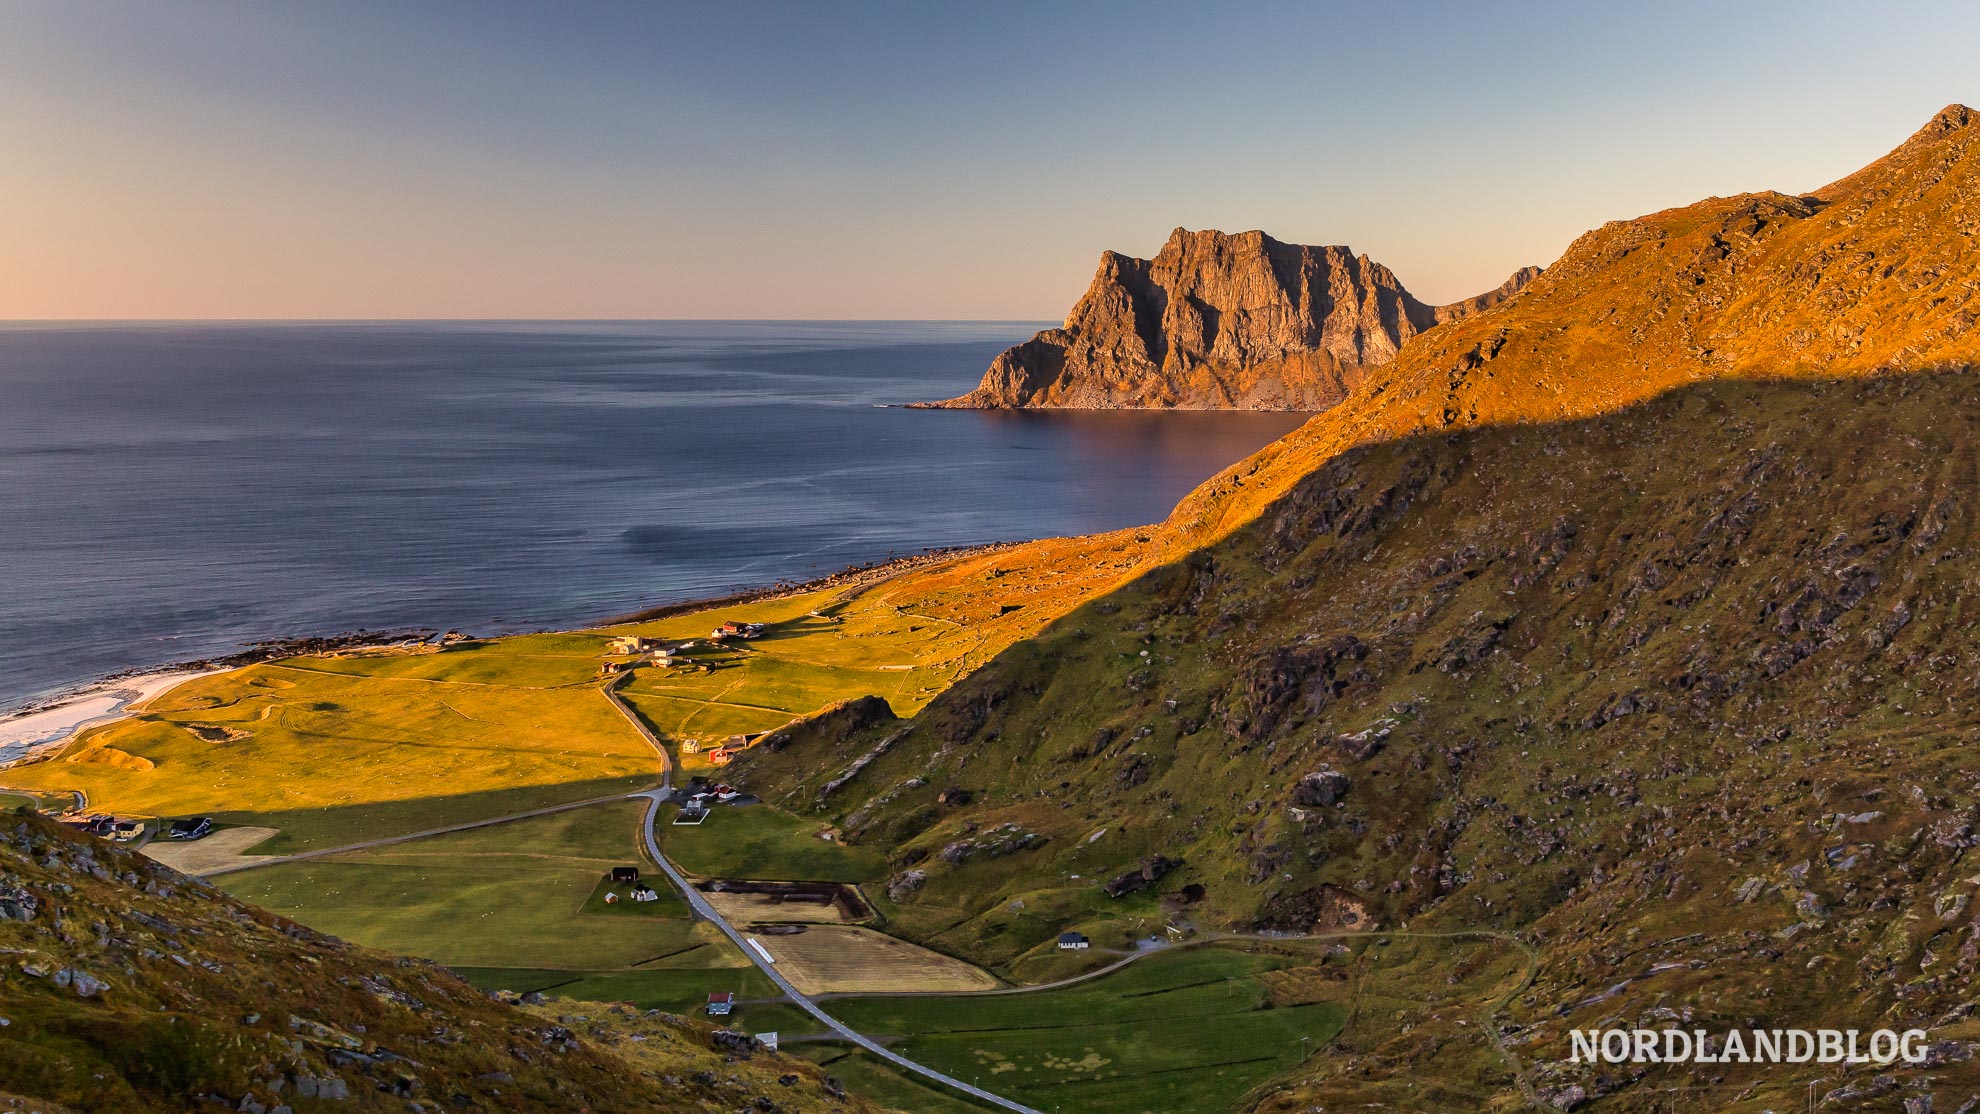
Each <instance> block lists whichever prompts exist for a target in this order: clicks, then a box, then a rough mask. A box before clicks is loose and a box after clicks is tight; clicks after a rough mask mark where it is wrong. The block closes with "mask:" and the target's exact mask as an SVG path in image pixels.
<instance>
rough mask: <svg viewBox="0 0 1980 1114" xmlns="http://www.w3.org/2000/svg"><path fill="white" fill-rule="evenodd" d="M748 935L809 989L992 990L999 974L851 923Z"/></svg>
mask: <svg viewBox="0 0 1980 1114" xmlns="http://www.w3.org/2000/svg"><path fill="white" fill-rule="evenodd" d="M796 927H800V928H802V931H800V932H795V933H767V932H766V933H761V934H758V935H754V936H751V937H750V939H751V940H753V941H755V942H756V943H757V944H760V945H761V946H762V947H763V948H764V949H765V950H767V951H768V952H769V953H770V954H771V956H772V957H774V958H775V959H776V965H777V970H779V971H781V972H782V973H783V975H784V977H785V978H787V979H789V980H791V985H793V986H795V987H797V988H798V990H799V991H801V992H802V993H805V994H843V993H861V994H866V993H897V992H909V993H915V992H939V991H967V990H994V989H996V987H997V986H998V985H999V984H998V982H997V979H996V977H995V976H993V975H991V974H990V973H989V972H987V971H984V970H982V969H981V968H978V967H972V966H971V965H969V964H967V963H964V962H963V961H962V960H960V959H955V958H952V957H950V956H946V955H943V954H942V953H940V952H934V951H930V950H928V949H927V948H924V947H920V946H918V945H915V944H910V943H908V942H907V941H905V940H898V939H895V938H894V937H892V936H888V935H885V934H883V933H879V932H874V931H873V930H871V929H866V928H859V927H857V926H853V925H803V926H796Z"/></svg>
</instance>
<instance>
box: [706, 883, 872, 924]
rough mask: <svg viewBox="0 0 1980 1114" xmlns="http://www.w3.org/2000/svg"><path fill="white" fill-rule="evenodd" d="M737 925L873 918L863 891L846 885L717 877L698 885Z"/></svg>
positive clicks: (710, 900)
mask: <svg viewBox="0 0 1980 1114" xmlns="http://www.w3.org/2000/svg"><path fill="white" fill-rule="evenodd" d="M694 888H695V889H697V890H700V891H701V892H702V894H703V895H704V896H706V897H707V899H708V903H709V904H710V905H713V906H714V907H715V909H716V911H717V912H719V913H721V914H722V915H723V916H724V917H727V918H728V919H729V921H730V922H731V923H733V924H737V925H748V924H858V923H859V922H861V921H867V920H871V919H872V918H873V907H872V906H871V905H869V904H867V901H866V898H865V897H863V896H862V895H861V894H860V892H859V888H858V887H856V886H849V885H846V884H844V883H842V882H761V881H747V880H743V879H737V878H716V879H713V880H710V881H706V882H697V883H695V887H694Z"/></svg>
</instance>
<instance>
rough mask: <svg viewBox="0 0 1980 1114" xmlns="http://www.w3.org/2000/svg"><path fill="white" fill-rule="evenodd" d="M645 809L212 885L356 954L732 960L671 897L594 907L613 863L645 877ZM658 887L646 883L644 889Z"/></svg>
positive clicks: (256, 872) (621, 808) (638, 804)
mask: <svg viewBox="0 0 1980 1114" xmlns="http://www.w3.org/2000/svg"><path fill="white" fill-rule="evenodd" d="M644 809H645V802H643V801H615V802H611V803H608V804H602V805H594V806H590V807H587V808H581V809H573V810H570V811H568V812H561V813H554V814H551V815H548V816H539V817H533V818H530V819H526V820H517V821H512V822H509V823H505V824H496V825H491V826H489V827H485V828H476V829H474V830H472V831H466V832H456V833H452V834H449V835H440V836H431V837H427V838H424V839H418V840H413V841H410V842H407V843H400V844H393V845H390V846H386V847H379V848H374V849H371V850H367V851H356V852H349V853H346V854H340V855H331V856H327V857H325V858H321V859H312V860H306V861H303V862H293V863H280V864H276V865H273V866H264V867H257V868H254V869H252V870H246V871H242V872H240V873H237V874H230V875H225V876H222V877H221V878H220V879H219V880H218V881H219V882H220V884H221V885H222V887H223V888H225V889H226V890H227V891H228V892H229V893H231V894H233V895H234V896H236V897H239V898H241V899H243V900H245V901H249V902H252V903H254V904H256V905H259V906H261V907H263V908H265V909H270V910H273V911H275V912H278V913H281V914H282V915H284V916H287V917H290V918H292V919H294V920H297V921H300V922H302V923H303V924H306V925H309V926H310V927H312V928H317V929H321V930H322V931H325V932H329V933H333V934H335V935H338V936H342V937H344V938H345V939H348V940H351V941H352V942H354V943H358V944H363V945H365V946H367V947H374V948H380V949H384V950H388V951H394V952H401V953H405V954H409V955H417V956H423V957H426V958H428V959H434V960H438V961H439V962H441V963H447V964H460V965H465V966H476V967H533V968H561V969H567V970H573V971H597V970H615V969H626V968H631V967H634V966H636V965H640V964H645V963H654V962H660V961H664V960H674V961H676V962H691V963H693V964H695V965H698V966H723V965H730V964H735V963H741V962H743V959H742V957H741V956H740V955H738V954H736V952H735V950H734V948H733V947H731V946H729V945H728V944H727V943H726V942H725V941H724V940H723V939H722V938H721V936H720V934H719V933H718V932H716V931H715V929H714V928H713V927H712V926H709V925H695V924H693V923H691V922H690V921H689V920H688V918H687V909H686V905H685V903H683V902H682V901H681V899H680V896H679V895H678V894H676V893H674V892H672V890H671V888H667V889H665V890H664V891H663V892H662V893H661V897H660V900H658V901H655V902H651V903H634V902H630V901H621V902H619V903H617V904H614V905H605V904H604V903H603V902H602V894H603V891H602V888H601V885H600V884H601V882H602V880H603V878H604V876H605V874H606V872H607V871H609V870H610V869H611V868H612V867H614V866H639V867H641V868H642V869H649V870H650V869H651V864H649V863H647V862H646V861H645V858H644V856H643V855H642V854H641V852H640V850H639V845H638V843H637V842H636V833H637V831H638V825H639V823H640V820H641V818H642V816H643V815H644ZM656 888H658V887H656Z"/></svg>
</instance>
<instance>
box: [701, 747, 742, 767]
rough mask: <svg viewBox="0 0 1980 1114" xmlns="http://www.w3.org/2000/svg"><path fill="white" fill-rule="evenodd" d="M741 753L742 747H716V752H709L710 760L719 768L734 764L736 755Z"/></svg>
mask: <svg viewBox="0 0 1980 1114" xmlns="http://www.w3.org/2000/svg"><path fill="white" fill-rule="evenodd" d="M741 753H742V748H741V747H716V748H715V749H714V750H712V751H709V752H708V760H709V761H710V762H713V763H714V764H715V765H717V766H726V765H728V764H729V763H731V762H734V761H735V760H736V755H738V754H741Z"/></svg>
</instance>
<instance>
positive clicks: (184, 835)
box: [165, 816, 213, 839]
mask: <svg viewBox="0 0 1980 1114" xmlns="http://www.w3.org/2000/svg"><path fill="white" fill-rule="evenodd" d="M212 831H213V818H212V817H211V816H192V817H188V818H186V819H184V820H174V821H172V825H171V827H169V828H166V829H165V838H166V839H203V838H205V837H206V836H207V835H208V834H209V833H211V832H212Z"/></svg>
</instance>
